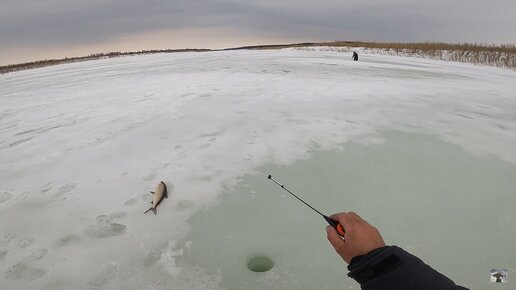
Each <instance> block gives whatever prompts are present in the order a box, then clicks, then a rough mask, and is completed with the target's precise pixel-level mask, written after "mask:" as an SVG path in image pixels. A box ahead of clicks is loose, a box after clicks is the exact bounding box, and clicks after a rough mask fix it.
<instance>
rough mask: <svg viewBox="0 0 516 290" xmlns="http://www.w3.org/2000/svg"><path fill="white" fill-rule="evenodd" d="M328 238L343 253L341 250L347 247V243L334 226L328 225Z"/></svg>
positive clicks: (336, 249)
mask: <svg viewBox="0 0 516 290" xmlns="http://www.w3.org/2000/svg"><path fill="white" fill-rule="evenodd" d="M326 238H327V239H328V241H329V242H330V244H331V245H332V246H333V248H335V251H336V252H337V253H339V254H340V255H342V254H341V252H342V250H344V248H345V247H346V243H345V242H344V240H343V239H342V238H341V236H340V235H339V234H338V233H337V231H336V230H335V229H334V228H333V227H331V226H326Z"/></svg>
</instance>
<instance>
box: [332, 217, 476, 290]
mask: <svg viewBox="0 0 516 290" xmlns="http://www.w3.org/2000/svg"><path fill="white" fill-rule="evenodd" d="M330 218H332V219H334V220H337V221H339V223H340V224H341V225H342V226H344V229H345V230H346V234H345V239H342V238H341V236H339V234H337V231H335V229H334V228H333V227H331V226H328V227H326V233H327V238H328V241H330V243H331V244H332V246H333V247H334V248H335V251H337V253H338V254H339V255H340V256H341V257H342V259H344V261H345V262H346V263H348V264H349V265H348V270H349V273H348V276H349V277H351V278H353V279H355V280H356V281H357V282H358V283H360V287H361V288H362V289H363V290H464V289H467V288H464V287H462V286H457V285H455V283H454V282H453V281H452V280H450V279H449V278H447V277H446V276H444V275H442V274H440V273H439V272H437V271H435V270H434V269H432V268H431V267H430V266H428V265H426V264H425V263H424V262H423V261H421V260H420V259H419V258H417V257H416V256H414V255H411V254H409V253H407V252H405V251H404V250H403V249H401V248H398V247H396V246H386V245H385V242H384V241H383V238H382V236H381V235H380V232H379V231H378V230H377V229H376V228H375V227H373V226H372V225H370V224H369V223H367V222H366V221H365V220H363V219H362V218H361V217H360V216H358V215H357V214H356V213H354V212H349V213H339V214H335V215H332V216H331V217H330Z"/></svg>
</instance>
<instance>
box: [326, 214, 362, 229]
mask: <svg viewBox="0 0 516 290" xmlns="http://www.w3.org/2000/svg"><path fill="white" fill-rule="evenodd" d="M330 218H331V219H334V220H336V221H338V222H339V223H340V224H341V225H342V226H343V227H344V228H345V229H346V230H348V229H349V228H351V227H353V224H354V223H356V222H357V221H356V219H354V218H353V216H351V215H350V214H349V213H346V212H343V213H338V214H334V215H332V216H330Z"/></svg>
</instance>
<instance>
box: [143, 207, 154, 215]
mask: <svg viewBox="0 0 516 290" xmlns="http://www.w3.org/2000/svg"><path fill="white" fill-rule="evenodd" d="M149 210H153V211H154V212H156V209H154V208H153V207H151V208H149V209H148V210H146V211H145V212H144V213H143V214H146V213H148V212H149Z"/></svg>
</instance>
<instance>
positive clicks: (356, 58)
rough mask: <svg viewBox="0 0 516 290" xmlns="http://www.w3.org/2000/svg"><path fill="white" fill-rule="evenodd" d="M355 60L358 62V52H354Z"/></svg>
mask: <svg viewBox="0 0 516 290" xmlns="http://www.w3.org/2000/svg"><path fill="white" fill-rule="evenodd" d="M353 60H354V61H358V53H357V52H356V51H353Z"/></svg>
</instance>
